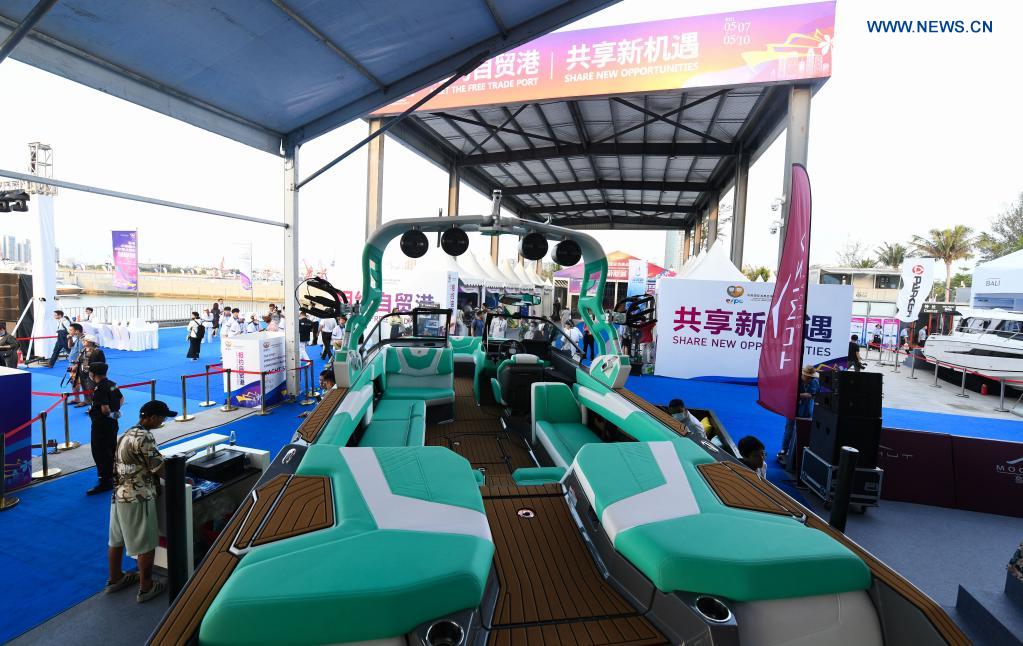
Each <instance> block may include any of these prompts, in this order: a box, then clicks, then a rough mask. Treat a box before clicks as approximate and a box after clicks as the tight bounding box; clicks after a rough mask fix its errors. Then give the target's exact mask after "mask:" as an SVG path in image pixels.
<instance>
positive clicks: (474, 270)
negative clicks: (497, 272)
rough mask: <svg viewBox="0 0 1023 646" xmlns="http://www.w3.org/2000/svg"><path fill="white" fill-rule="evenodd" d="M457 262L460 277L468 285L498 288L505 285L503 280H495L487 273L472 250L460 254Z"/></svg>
mask: <svg viewBox="0 0 1023 646" xmlns="http://www.w3.org/2000/svg"><path fill="white" fill-rule="evenodd" d="M457 263H458V267H459V269H460V271H459V273H458V279H459V280H461V281H462V283H463V284H465V285H466V286H468V287H484V286H486V287H493V288H498V287H503V286H504V283H503V282H501V281H498V280H495V279H494V278H492V277H491V276H489V275H488V274H487V272H486V271H485V270H484V269H483V267H482V266H480V263H479V261H478V260H476V256H475V254H473V252H471V251H466V252H465V253H463V254H462V255H461V256H459V257H458V261H457Z"/></svg>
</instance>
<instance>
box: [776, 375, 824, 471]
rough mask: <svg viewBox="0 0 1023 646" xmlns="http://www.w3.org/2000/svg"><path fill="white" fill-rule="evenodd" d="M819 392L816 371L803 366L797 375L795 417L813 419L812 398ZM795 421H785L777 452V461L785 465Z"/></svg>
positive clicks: (793, 435)
mask: <svg viewBox="0 0 1023 646" xmlns="http://www.w3.org/2000/svg"><path fill="white" fill-rule="evenodd" d="M820 390H821V382H820V380H819V379H818V378H817V369H816V368H814V367H813V366H810V365H806V366H803V370H802V372H801V373H800V374H799V394H798V395H797V397H798V399H797V400H796V417H807V418H808V417H813V398H814V396H815V395H816V394H817V393H819V392H820ZM795 430H796V420H795V419H790V420H786V421H785V435H783V436H782V440H781V451H779V452H778V456H777V457H778V461H779V462H781V463H782V464H787V463H788V461H789V455H790V454H791V453H792V449H793V446H792V445H793V443H794V439H795V434H796V433H795Z"/></svg>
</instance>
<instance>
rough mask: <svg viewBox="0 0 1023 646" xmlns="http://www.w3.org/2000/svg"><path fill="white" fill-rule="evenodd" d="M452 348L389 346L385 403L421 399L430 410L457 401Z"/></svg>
mask: <svg viewBox="0 0 1023 646" xmlns="http://www.w3.org/2000/svg"><path fill="white" fill-rule="evenodd" d="M452 356H453V355H452V352H451V348H417V347H394V346H388V347H387V349H386V357H385V359H384V363H385V366H384V372H383V375H382V377H383V389H384V394H383V398H384V399H421V400H423V401H424V402H426V405H427V406H432V405H435V404H447V403H452V402H454V401H455V374H454V361H453V358H452Z"/></svg>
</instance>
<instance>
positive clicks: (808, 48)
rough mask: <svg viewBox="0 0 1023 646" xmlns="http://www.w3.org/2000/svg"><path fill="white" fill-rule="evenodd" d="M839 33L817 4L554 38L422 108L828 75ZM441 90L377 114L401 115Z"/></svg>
mask: <svg viewBox="0 0 1023 646" xmlns="http://www.w3.org/2000/svg"><path fill="white" fill-rule="evenodd" d="M834 33H835V3H834V2H818V3H813V4H802V5H792V6H787V7H770V8H764V9H754V10H751V11H735V12H730V13H725V14H715V15H708V16H693V17H687V18H676V19H672V20H658V21H655V22H641V23H635V24H631V25H616V26H613V27H600V28H596V29H581V30H577V31H565V32H558V33H553V34H547V35H546V36H543V37H541V38H538V39H536V40H534V41H532V42H530V43H527V44H526V45H522V46H521V47H518V48H516V49H513V50H511V51H508V52H505V53H503V54H499V55H497V56H496V57H494V58H492V59H490V60H488V61H486V62H485V63H483V64H482V65H480V66H479V67H478V68H476V70H475V71H473V72H472V73H471V74H468V75H466V76H465V77H463V78H462V79H460V80H458V81H456V82H454V83H453V84H452V85H451V86H450V87H448V88H447V89H445V90H444V91H443V92H441V93H440V94H439V95H437V96H436V97H434V98H433V99H431V100H430V101H429V102H428V103H427V104H426V105H424V106H423V107H421V108H420V110H421V111H432V110H444V109H449V108H464V107H470V106H482V105H495V104H504V103H528V102H533V101H540V100H547V99H564V98H580V97H587V96H600V95H610V94H615V95H620V94H629V93H637V92H658V91H662V90H677V89H680V88H681V89H686V88H698V87H716V86H723V85H739V84H742V83H772V82H777V81H792V80H799V79H812V78H826V77H828V76H830V75H831V56H832V39H833V38H834ZM438 85H439V83H438ZM434 87H436V85H434V86H430V87H427V88H424V89H422V90H420V91H419V92H415V93H413V94H410V95H409V96H407V97H405V98H403V99H400V100H398V101H395V102H394V103H392V104H390V105H388V106H386V107H384V108H382V109H380V110H378V111H377V112H375V113H374V115H375V116H383V115H389V114H398V113H400V112H403V111H405V110H406V109H408V107H409V106H411V105H412V104H414V103H415V102H416V101H418V100H419V99H421V98H422V97H423V96H425V95H426V94H427V93H428V92H430V91H431V90H432V89H433V88H434Z"/></svg>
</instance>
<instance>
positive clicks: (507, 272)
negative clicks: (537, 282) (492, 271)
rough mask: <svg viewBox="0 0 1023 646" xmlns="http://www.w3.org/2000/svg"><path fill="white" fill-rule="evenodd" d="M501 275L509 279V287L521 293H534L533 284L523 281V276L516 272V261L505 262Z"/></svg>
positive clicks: (502, 264)
mask: <svg viewBox="0 0 1023 646" xmlns="http://www.w3.org/2000/svg"><path fill="white" fill-rule="evenodd" d="M500 269H501V274H502V275H504V276H506V277H507V280H508V285H509V286H511V287H514V288H515V289H518V290H520V291H528V292H529V293H532V292H533V282H532V281H529V280H523V279H522V277H521V276H519V275H518V273H517V272H516V271H515V261H514V260H510V259H509V260H505V261H504V262H502V263H501V267H500Z"/></svg>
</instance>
